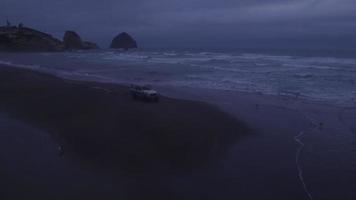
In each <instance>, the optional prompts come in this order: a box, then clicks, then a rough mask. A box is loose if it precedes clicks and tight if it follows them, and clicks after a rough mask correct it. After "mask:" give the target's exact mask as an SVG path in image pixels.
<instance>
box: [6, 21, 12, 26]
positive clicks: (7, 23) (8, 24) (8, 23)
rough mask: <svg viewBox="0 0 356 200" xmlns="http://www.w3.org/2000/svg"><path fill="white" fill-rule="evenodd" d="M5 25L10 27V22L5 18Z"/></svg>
mask: <svg viewBox="0 0 356 200" xmlns="http://www.w3.org/2000/svg"><path fill="white" fill-rule="evenodd" d="M6 27H8V28H9V27H11V23H10V22H9V20H6Z"/></svg>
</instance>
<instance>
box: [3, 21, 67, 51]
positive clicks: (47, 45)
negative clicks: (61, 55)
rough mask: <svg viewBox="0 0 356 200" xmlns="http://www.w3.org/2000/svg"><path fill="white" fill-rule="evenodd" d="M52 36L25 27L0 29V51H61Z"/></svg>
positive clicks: (61, 45) (59, 42)
mask: <svg viewBox="0 0 356 200" xmlns="http://www.w3.org/2000/svg"><path fill="white" fill-rule="evenodd" d="M63 50H64V46H63V43H62V42H61V41H60V40H58V39H56V38H54V37H53V36H52V35H49V34H47V33H43V32H40V31H37V30H34V29H31V28H27V27H16V26H6V27H5V26H3V27H0V51H63Z"/></svg>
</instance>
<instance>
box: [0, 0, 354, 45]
mask: <svg viewBox="0 0 356 200" xmlns="http://www.w3.org/2000/svg"><path fill="white" fill-rule="evenodd" d="M6 19H9V20H10V21H11V22H13V23H18V22H20V21H21V22H24V23H25V25H27V26H31V27H35V28H37V29H40V30H42V31H45V32H48V33H51V34H53V35H55V36H57V37H62V35H63V33H64V31H66V30H75V31H77V32H78V33H79V34H80V35H82V37H83V38H84V39H88V40H92V41H95V42H98V43H99V44H101V45H102V46H104V45H108V43H109V42H110V40H111V39H112V37H113V36H115V35H116V34H118V33H119V32H122V31H127V32H129V33H131V34H132V35H133V36H135V37H136V39H137V40H138V41H139V43H140V44H141V46H162V47H169V46H185V47H189V46H191V47H198V46H202V47H203V46H211V47H214V46H217V47H219V46H235V47H236V46H241V47H249V46H251V47H253V46H298V45H307V46H308V45H320V46H323V45H325V46H330V45H338V46H343V45H344V46H348V47H350V46H352V45H356V0H0V20H3V21H4V24H5V20H6Z"/></svg>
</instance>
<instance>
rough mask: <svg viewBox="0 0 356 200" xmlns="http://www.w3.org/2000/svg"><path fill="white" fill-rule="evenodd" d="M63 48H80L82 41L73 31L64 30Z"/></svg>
mask: <svg viewBox="0 0 356 200" xmlns="http://www.w3.org/2000/svg"><path fill="white" fill-rule="evenodd" d="M63 44H64V48H65V49H69V50H70V49H82V48H83V41H82V39H81V38H80V36H79V35H78V34H77V33H76V32H74V31H66V33H65V34H64V37H63Z"/></svg>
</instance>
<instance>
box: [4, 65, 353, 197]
mask: <svg viewBox="0 0 356 200" xmlns="http://www.w3.org/2000/svg"><path fill="white" fill-rule="evenodd" d="M2 69H3V70H4V69H7V70H9V71H8V72H6V71H5V72H6V73H7V75H6V76H5V75H3V76H2V79H0V82H1V83H2V84H1V85H0V90H2V91H3V92H2V94H4V92H6V93H5V94H7V96H6V97H7V98H2V100H0V101H1V105H3V106H2V107H1V109H2V112H4V113H7V115H6V120H7V121H8V122H6V124H12V123H14V125H12V126H10V127H7V130H17V131H15V133H16V132H17V133H21V132H23V131H24V130H27V131H29V130H33V129H31V128H28V126H30V127H35V130H37V129H39V131H40V132H42V133H43V134H45V135H47V134H48V133H50V135H51V136H52V137H51V141H52V142H53V144H55V146H57V144H61V145H63V146H64V149H65V151H64V152H65V154H64V156H63V157H60V156H58V154H57V153H58V151H56V150H55V151H54V154H56V155H54V154H53V155H52V154H51V155H49V156H46V155H47V153H44V152H42V153H44V154H45V155H42V156H41V157H43V158H44V159H43V160H42V161H43V162H45V163H46V162H50V163H51V161H50V160H51V159H56V160H57V161H56V162H54V163H55V164H53V165H52V166H56V167H55V170H53V171H52V172H53V173H52V175H49V178H48V179H46V178H44V179H39V180H35V179H36V177H37V176H38V175H36V174H35V173H40V172H41V170H43V168H42V167H40V166H41V165H39V166H38V164H36V165H37V166H38V167H37V168H36V167H32V168H33V169H35V170H34V171H35V172H33V173H32V175H31V177H34V178H33V179H34V180H35V181H33V182H29V181H27V182H26V181H25V182H24V181H23V180H22V179H15V178H14V177H17V176H16V175H14V173H16V171H23V174H24V175H26V174H27V176H30V175H29V174H31V173H30V172H28V171H27V170H26V169H22V170H14V173H4V172H8V171H9V170H8V169H9V168H10V169H11V167H9V166H8V167H3V168H0V170H2V172H3V173H2V174H1V175H2V176H3V174H4V175H5V177H7V179H5V180H21V181H20V183H21V184H22V187H24V188H27V187H28V186H33V185H36V186H37V189H35V191H36V192H33V193H30V192H28V191H27V194H30V196H32V197H38V198H37V199H41V198H42V199H46V198H47V199H48V197H52V198H53V197H59V199H63V198H62V197H65V198H66V199H78V198H86V199H98V198H102V197H103V196H104V194H105V198H106V199H117V198H121V199H130V200H131V199H225V200H228V199H231V200H235V199H283V200H284V199H295V200H300V199H327V200H329V199H330V200H332V199H344V200H353V199H355V197H356V194H355V192H354V188H355V187H356V181H355V180H356V177H355V174H356V171H355V166H356V160H355V159H354V158H355V155H356V145H355V144H356V143H355V142H354V141H356V140H355V134H354V133H353V132H354V131H353V130H354V129H355V127H354V125H355V124H354V121H355V119H356V109H355V108H354V107H350V108H340V107H335V106H330V105H322V104H314V103H308V102H305V101H303V100H299V99H294V98H290V97H274V96H266V95H259V94H245V93H238V92H230V91H210V90H199V89H196V88H172V87H166V88H165V87H161V88H158V89H159V91H161V92H162V93H163V94H164V95H165V96H168V97H170V98H166V97H164V98H163V99H162V101H161V102H160V103H158V104H146V103H142V102H135V101H132V99H131V98H130V97H129V95H128V94H127V88H125V87H123V86H118V85H112V84H102V83H100V84H99V83H91V82H77V81H69V80H63V79H58V78H55V77H52V76H48V75H43V74H39V73H33V72H31V71H27V70H18V71H16V70H15V71H13V70H14V69H13V68H11V69H9V68H6V67H3V68H2ZM0 70H1V68H0ZM12 72H13V74H12V75H11V73H12ZM9 73H10V75H9ZM0 74H5V73H4V71H2V73H0ZM19 75H20V78H19ZM11 77H13V78H14V77H17V78H16V79H14V80H11ZM19 79H20V80H22V81H20V82H17V81H15V80H19ZM48 79H49V80H48ZM34 80H36V81H34ZM42 81H44V82H45V83H46V84H43V83H44V82H42ZM63 82H65V83H63ZM3 83H7V85H4V84H3ZM10 83H11V84H10ZM48 83H51V84H48ZM47 85H48V86H47ZM10 86H11V87H10ZM43 86H45V87H44V88H43ZM46 87H49V88H51V89H49V88H46ZM24 88H26V89H25V90H24ZM33 88H37V90H34V89H33ZM103 88H104V90H103ZM7 89H8V90H7ZM72 90H73V91H72ZM53 91H56V92H55V93H53ZM68 91H71V92H69V93H67V92H68ZM78 91H79V92H78ZM108 91H110V92H109V93H108ZM64 94H66V95H64ZM30 97H31V98H30ZM179 98H181V99H189V101H187V100H177V99H179ZM14 99H15V100H14ZM25 99H26V100H27V101H29V102H30V103H28V102H27V101H25ZM53 99H55V101H53ZM88 99H89V100H88ZM108 99H109V100H108ZM110 99H111V100H110ZM49 100H50V101H49ZM85 100H86V101H85ZM196 101H204V102H207V103H209V104H211V105H215V106H216V107H213V106H210V105H207V104H205V103H198V102H196ZM23 103H25V104H24V105H22V104H23ZM81 104H83V105H81ZM11 105H12V106H11ZM78 105H79V106H78ZM113 105H115V106H113ZM119 105H124V106H119ZM53 106H56V109H53ZM77 107H79V108H81V109H79V108H77ZM172 107H173V108H172ZM99 108H100V109H99ZM77 109H79V110H77ZM131 109H133V110H134V111H135V112H133V113H131V112H130V111H128V110H131ZM220 110H222V111H224V112H222V111H220ZM44 111H45V112H44ZM49 111H50V112H49ZM84 111H86V112H84ZM119 111H125V112H126V113H125V114H124V115H123V116H125V117H123V118H126V117H127V116H129V118H128V120H127V121H124V123H127V126H126V125H122V126H121V125H120V126H116V125H114V124H116V123H114V122H117V121H116V120H118V121H121V120H124V119H122V118H120V117H119V116H117V115H121V114H122V113H120V112H119ZM156 111H159V113H158V114H157V113H156ZM58 113H60V116H61V117H60V116H57V115H56V114H58ZM78 113H85V115H84V116H83V115H80V114H78ZM113 113H120V114H113ZM138 113H141V114H139V115H138ZM142 113H144V115H142ZM226 113H227V114H226ZM161 114H162V115H161ZM66 116H75V117H74V118H70V119H66ZM85 116H92V117H93V116H97V117H93V118H92V117H89V119H88V118H86V117H85ZM147 116H149V117H147ZM167 116H168V117H167ZM14 119H16V120H15V121H13V120H14ZM110 119H111V121H110ZM112 119H115V120H114V122H113V120H112ZM133 119H134V120H133ZM238 119H239V120H238ZM9 120H10V121H12V122H11V123H10V121H9ZM87 120H89V121H87ZM241 120H242V121H243V122H244V123H241V122H240V121H241ZM132 121H135V123H133V122H132ZM23 122H26V124H28V125H26V127H27V128H22V129H20V130H18V128H19V127H22V125H19V123H20V124H21V123H23ZM72 122H73V124H72ZM88 122H89V123H88ZM158 122H159V123H158ZM161 122H164V123H165V124H166V125H162V124H161ZM95 124H96V125H95ZM98 124H99V125H98ZM137 124H139V125H138V126H137V127H136V125H137ZM152 124H155V126H153V127H151V125H152ZM156 124H157V127H156ZM320 124H322V126H320ZM142 125H145V126H144V127H147V126H149V127H150V129H149V130H142ZM133 126H134V128H133ZM58 127H61V128H58ZM78 127H79V128H78ZM103 127H105V128H103ZM106 127H109V128H108V129H106ZM246 127H248V128H246ZM112 129H114V130H127V131H128V132H130V133H133V132H135V133H144V134H137V135H136V134H135V135H134V136H133V135H129V136H128V135H125V134H123V135H124V136H125V142H123V143H124V144H122V143H120V142H118V138H117V137H116V136H118V134H114V136H113V135H112V134H110V130H112ZM1 130H4V128H2V129H1ZM177 130H179V131H177ZM190 130H191V131H194V132H191V131H190ZM162 131H164V132H169V133H170V135H169V136H170V137H165V136H162V135H155V134H153V137H154V138H155V140H156V139H158V140H159V141H161V142H166V143H165V144H162V143H160V142H159V143H154V146H157V147H158V148H159V151H158V150H157V151H153V150H152V148H151V147H152V145H148V144H150V143H147V140H146V139H147V137H146V134H147V133H150V132H155V133H161V132H162ZM230 131H231V132H232V134H231V132H230ZM47 132H48V133H47ZM178 132H179V133H183V134H178ZM246 132H248V134H246ZM81 133H82V134H81ZM83 133H85V134H83ZM88 133H89V134H88ZM99 133H100V136H99ZM195 133H197V134H195ZM198 133H199V134H198ZM202 133H204V134H202ZM237 133H238V134H237ZM30 134H32V135H33V134H34V133H33V131H32V132H31V131H30ZM72 134H74V135H72ZM171 134H173V135H171ZM35 135H36V134H35ZM37 135H38V134H37ZM143 135H145V139H144V141H142V140H141V139H142V136H143ZM217 135H218V136H217ZM119 136H120V137H121V136H122V135H121V134H120V135H119ZM149 136H150V137H152V135H151V134H149ZM212 136H214V137H217V138H214V139H211V137H212ZM242 136H245V137H242ZM8 137H10V136H9V135H6V134H5V135H2V138H1V141H4V139H6V138H8ZM73 137H74V138H77V139H78V140H79V141H78V140H76V139H73ZM3 138H4V139H3ZM97 138H99V141H96V140H95V139H97ZM208 138H210V139H208ZM155 140H154V141H155ZM211 140H212V141H214V143H212V142H207V141H211ZM16 141H18V140H16ZM29 141H31V142H30V143H29V144H33V143H36V141H34V140H29ZM113 141H115V142H114V143H115V144H122V146H123V147H124V149H125V152H126V153H127V152H130V153H128V154H126V153H119V154H116V152H118V151H119V152H120V150H121V151H122V149H121V148H120V149H116V148H115V147H112V146H110V144H112V143H113ZM148 141H152V139H151V140H148ZM88 142H89V144H90V145H87V144H88ZM167 142H168V143H167ZM50 143H51V142H50V141H48V142H45V145H48V144H50ZM107 144H109V145H108V149H106V148H105V149H106V150H103V149H104V148H103V147H104V146H106V145H107ZM125 144H134V147H135V148H133V147H131V146H128V145H125ZM179 144H190V145H188V146H184V147H182V146H180V145H179ZM195 144H198V145H196V148H195ZM216 144H218V145H216ZM193 145H194V147H193ZM14 146H16V145H12V146H11V147H12V148H13V149H17V148H16V147H15V148H14ZM18 146H20V145H18ZM35 146H37V145H35ZM137 147H139V148H140V150H139V151H138V150H137ZM171 147H172V148H171ZM7 148H10V147H6V145H5V146H3V149H7ZM29 148H31V149H33V148H34V147H29ZM53 148H56V147H53V146H51V145H49V146H47V147H44V149H52V150H53ZM142 148H143V149H142ZM90 149H94V150H96V151H94V152H90V151H89V152H88V150H90ZM172 149H179V152H176V151H175V150H172ZM83 150H85V151H83ZM142 150H144V151H145V152H143V153H142ZM182 150H184V151H182ZM162 151H163V152H162ZM2 152H3V150H2ZM30 152H31V151H30ZM50 152H51V151H50ZM55 152H57V153H55ZM67 152H68V153H67ZM131 152H133V153H134V154H135V156H134V157H135V159H134V161H133V160H132V159H128V158H132V154H131ZM182 152H184V155H183V154H181V153H182ZM207 152H209V153H207ZM161 153H163V155H162V154H161ZM29 154H31V153H29ZM36 154H38V152H36V151H35V152H33V153H32V155H33V156H35V155H36ZM1 155H3V154H1ZM13 155H16V154H13ZM116 155H120V157H119V159H117V158H113V157H116ZM128 155H130V156H128ZM2 157H3V158H5V157H4V156H2ZM53 157H55V158H53ZM146 157H147V158H148V159H146ZM0 158H1V157H0ZM169 158H172V159H169ZM12 159H15V158H11V157H10V161H11V160H12ZM2 160H4V159H2ZM28 160H29V161H28V162H32V163H38V162H39V161H38V160H37V159H28ZM78 160H80V162H78ZM147 160H148V161H147ZM123 161H124V162H123ZM1 162H3V161H1ZM10 163H16V162H10ZM118 163H124V166H122V165H121V166H120V165H118ZM61 166H66V167H61ZM113 166H114V170H113ZM20 169H21V168H20ZM103 169H105V170H103ZM115 169H116V170H115ZM152 169H156V170H152ZM158 169H159V170H158ZM68 174H69V175H70V176H68ZM18 176H19V177H23V176H22V175H18ZM63 176H66V177H70V178H67V179H65V178H59V177H63ZM25 177H26V176H25ZM54 182H57V183H58V184H56V185H55V186H53V187H52V186H47V187H44V186H43V185H46V184H48V183H54ZM2 183H6V181H2ZM59 183H60V184H59ZM10 188H12V189H15V190H16V189H17V187H10ZM20 188H21V187H20ZM73 188H75V189H73ZM41 189H43V190H44V191H47V192H45V193H43V192H41ZM8 190H9V191H10V189H8ZM85 191H90V192H85ZM24 193H26V192H24ZM44 194H46V195H47V196H46V195H44Z"/></svg>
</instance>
